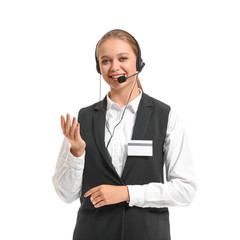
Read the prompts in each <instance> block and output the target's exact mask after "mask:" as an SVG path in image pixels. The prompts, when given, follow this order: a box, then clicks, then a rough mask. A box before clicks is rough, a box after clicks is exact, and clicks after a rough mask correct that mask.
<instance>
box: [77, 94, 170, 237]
mask: <svg viewBox="0 0 240 240" xmlns="http://www.w3.org/2000/svg"><path fill="white" fill-rule="evenodd" d="M106 107H107V96H105V98H104V99H103V100H102V101H100V102H98V103H95V104H93V105H91V106H88V107H86V108H82V109H80V111H79V114H78V122H79V123H80V131H81V137H82V138H83V139H84V141H85V142H86V155H85V166H84V172H83V183H82V184H83V185H82V194H81V196H80V201H81V206H80V208H79V211H78V216H77V222H76V226H75V230H74V234H73V240H135V239H136V240H170V226H169V212H168V208H141V207H136V206H133V207H130V206H129V205H128V203H127V202H121V203H118V204H112V205H106V206H102V207H99V208H94V206H93V204H92V202H91V201H90V197H91V196H89V197H87V198H84V196H83V195H84V194H85V193H86V192H87V191H88V190H90V189H91V188H93V187H96V186H99V185H102V184H108V185H116V186H123V185H134V184H137V185H142V184H148V183H150V182H161V183H163V181H164V176H163V164H164V162H163V143H164V139H165V135H166V129H167V123H168V115H169V111H170V107H169V106H168V105H166V104H165V103H163V102H161V101H159V100H157V99H154V98H152V97H150V96H148V95H147V94H145V93H144V92H143V93H142V98H141V100H140V103H139V107H138V111H137V116H136V121H135V125H134V129H133V136H132V139H133V140H153V156H151V157H149V156H128V157H127V160H126V164H125V167H124V170H123V173H122V176H121V177H120V176H119V175H118V173H117V172H116V170H115V168H114V166H113V164H112V161H111V157H110V155H109V153H108V151H107V149H106V147H105V143H104V133H105V116H106Z"/></svg>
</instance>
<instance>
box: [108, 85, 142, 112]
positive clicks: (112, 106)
mask: <svg viewBox="0 0 240 240" xmlns="http://www.w3.org/2000/svg"><path fill="white" fill-rule="evenodd" d="M138 89H139V91H140V94H139V95H138V96H137V97H136V98H134V99H133V100H132V101H131V102H129V103H128V106H127V108H128V109H129V110H130V111H131V112H132V113H136V112H137V109H138V105H139V102H140V100H141V98H142V90H141V89H140V88H138ZM125 106H126V105H125ZM125 106H123V107H122V108H121V107H120V106H119V104H118V103H116V102H113V101H112V100H111V99H110V97H109V92H108V94H107V111H108V110H109V109H116V110H118V111H119V110H124V108H125Z"/></svg>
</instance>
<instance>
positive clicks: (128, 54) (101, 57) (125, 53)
mask: <svg viewBox="0 0 240 240" xmlns="http://www.w3.org/2000/svg"><path fill="white" fill-rule="evenodd" d="M123 54H127V55H129V53H127V52H122V53H118V54H117V56H119V55H123ZM106 57H109V56H107V55H104V56H101V58H100V59H102V58H106Z"/></svg>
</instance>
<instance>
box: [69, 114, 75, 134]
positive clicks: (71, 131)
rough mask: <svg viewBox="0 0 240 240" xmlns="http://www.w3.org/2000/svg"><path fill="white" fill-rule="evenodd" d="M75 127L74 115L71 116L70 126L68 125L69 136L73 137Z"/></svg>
mask: <svg viewBox="0 0 240 240" xmlns="http://www.w3.org/2000/svg"><path fill="white" fill-rule="evenodd" d="M75 129H76V117H73V121H72V126H71V127H70V131H69V135H70V137H71V138H73V137H74V132H75Z"/></svg>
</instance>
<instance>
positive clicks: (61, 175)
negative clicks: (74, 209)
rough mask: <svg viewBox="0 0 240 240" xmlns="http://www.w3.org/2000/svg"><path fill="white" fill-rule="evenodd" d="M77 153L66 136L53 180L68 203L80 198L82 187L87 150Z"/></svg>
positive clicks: (60, 195) (60, 194) (61, 196)
mask: <svg viewBox="0 0 240 240" xmlns="http://www.w3.org/2000/svg"><path fill="white" fill-rule="evenodd" d="M75 115H76V114H75ZM75 153H76V152H75V151H72V149H71V144H70V142H69V141H68V139H67V138H66V137H64V139H63V142H62V146H61V149H60V152H59V155H58V159H57V164H56V168H55V173H54V176H53V178H52V182H53V185H54V187H55V190H56V192H57V194H58V196H59V197H60V198H61V199H62V200H63V201H64V202H67V203H71V202H73V201H74V200H76V199H77V198H79V196H80V194H81V189H82V175H83V169H84V161H85V150H84V151H81V152H77V154H76V156H74V154H75Z"/></svg>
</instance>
